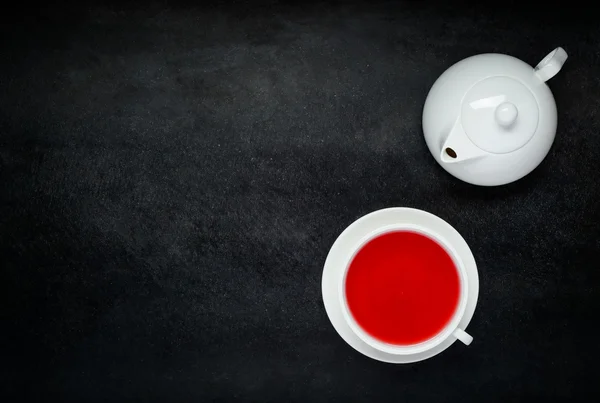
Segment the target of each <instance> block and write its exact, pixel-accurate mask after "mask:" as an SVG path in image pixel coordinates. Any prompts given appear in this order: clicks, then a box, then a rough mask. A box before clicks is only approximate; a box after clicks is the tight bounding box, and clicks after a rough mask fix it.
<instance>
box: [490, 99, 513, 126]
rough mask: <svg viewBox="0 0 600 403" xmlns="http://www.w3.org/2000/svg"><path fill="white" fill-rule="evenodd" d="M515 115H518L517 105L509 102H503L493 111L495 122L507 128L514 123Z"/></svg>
mask: <svg viewBox="0 0 600 403" xmlns="http://www.w3.org/2000/svg"><path fill="white" fill-rule="evenodd" d="M517 116H519V111H518V110H517V107H516V106H515V105H514V104H511V103H510V102H504V103H501V104H500V105H498V107H496V111H495V113H494V117H495V118H496V122H498V124H499V125H500V126H502V127H505V128H508V127H510V126H511V125H512V124H513V123H515V120H517Z"/></svg>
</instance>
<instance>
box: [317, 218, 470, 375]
mask: <svg viewBox="0 0 600 403" xmlns="http://www.w3.org/2000/svg"><path fill="white" fill-rule="evenodd" d="M399 228H406V229H408V228H412V229H413V230H415V229H417V230H420V231H423V232H425V233H426V234H427V235H428V236H434V237H435V239H436V240H438V241H439V242H442V243H443V245H444V247H446V248H447V250H449V251H450V253H451V256H452V257H453V259H455V263H457V262H460V266H458V263H457V267H461V269H460V270H461V280H462V281H463V283H461V284H464V285H465V287H464V290H465V292H466V296H465V297H464V299H463V297H461V301H462V300H464V302H465V305H464V310H462V308H459V310H457V313H456V314H455V318H458V319H457V323H456V327H454V322H452V323H451V324H450V325H448V327H446V329H445V332H444V335H442V336H440V338H439V339H437V340H436V342H434V343H432V344H431V345H429V346H427V348H426V349H423V350H422V351H420V350H419V349H416V350H414V351H390V350H388V349H381V348H379V347H380V346H379V345H373V344H372V343H369V342H367V340H369V339H366V338H365V337H361V333H360V332H357V330H356V328H354V327H352V323H353V321H349V318H348V312H347V311H345V309H346V308H345V307H344V298H343V295H342V288H340V284H341V282H343V281H344V276H345V273H346V269H347V267H348V264H349V262H350V261H351V259H352V258H353V256H354V253H355V251H356V250H358V249H359V248H360V246H361V245H363V244H364V243H365V242H366V241H367V240H368V239H370V238H372V237H373V236H376V235H377V234H380V233H382V231H383V232H387V231H390V230H394V229H399ZM463 269H464V271H463ZM321 287H322V293H323V302H324V305H325V310H326V312H327V316H328V317H329V320H330V321H331V323H332V325H333V327H334V328H335V330H336V331H337V332H338V333H339V335H340V336H341V337H342V338H343V339H344V340H345V341H346V342H347V343H348V344H349V345H350V346H352V347H353V348H354V349H356V350H357V351H359V352H360V353H362V354H364V355H366V356H368V357H371V358H373V359H376V360H379V361H384V362H390V363H398V364H400V363H410V362H415V361H422V360H425V359H427V358H430V357H433V356H435V355H437V354H439V353H441V352H442V351H444V350H445V349H447V348H448V347H450V346H451V345H452V344H453V343H454V342H455V341H456V340H457V339H459V340H461V341H462V342H463V343H465V344H469V343H470V342H471V341H472V337H471V336H470V335H468V334H467V333H466V332H465V331H464V329H466V328H467V326H468V324H469V322H470V321H471V318H472V317H473V313H474V311H475V307H476V305H477V297H478V295H479V277H478V274H477V265H476V264H475V259H474V257H473V254H472V253H471V250H470V249H469V246H468V245H467V243H466V242H465V240H464V239H463V238H462V237H461V236H460V234H459V233H458V232H457V231H456V230H455V229H454V228H452V226H450V224H448V223H447V222H445V221H444V220H442V219H441V218H439V217H437V216H435V215H433V214H430V213H427V212H425V211H422V210H416V209H411V208H389V209H384V210H379V211H375V212H373V213H370V214H367V215H366V216H364V217H362V218H360V219H358V220H357V221H355V222H354V223H352V224H351V225H350V226H349V227H348V228H346V229H345V230H344V231H343V232H342V233H341V234H340V236H339V237H338V238H337V240H336V241H335V242H334V244H333V246H332V247H331V250H330V251H329V254H328V255H327V259H326V261H325V266H324V269H323V278H322V284H321ZM447 333H449V334H447ZM363 336H364V335H363ZM432 340H433V339H432ZM438 340H439V343H437V341H438Z"/></svg>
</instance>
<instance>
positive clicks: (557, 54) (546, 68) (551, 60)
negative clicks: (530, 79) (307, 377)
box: [533, 47, 568, 81]
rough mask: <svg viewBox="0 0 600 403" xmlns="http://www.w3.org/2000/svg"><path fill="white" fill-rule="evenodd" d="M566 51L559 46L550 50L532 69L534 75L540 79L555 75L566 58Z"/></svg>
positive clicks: (547, 78)
mask: <svg viewBox="0 0 600 403" xmlns="http://www.w3.org/2000/svg"><path fill="white" fill-rule="evenodd" d="M567 57H568V55H567V52H565V50H564V49H563V48H561V47H558V48H556V49H554V50H553V51H552V52H550V53H549V54H548V55H547V56H546V57H544V59H542V61H541V62H539V63H538V65H537V66H535V69H534V70H533V71H534V73H535V75H536V76H537V77H538V78H539V79H540V80H542V81H548V80H550V79H551V78H552V77H554V76H555V75H556V73H558V72H559V71H560V69H561V68H562V66H563V64H565V61H566V60H567Z"/></svg>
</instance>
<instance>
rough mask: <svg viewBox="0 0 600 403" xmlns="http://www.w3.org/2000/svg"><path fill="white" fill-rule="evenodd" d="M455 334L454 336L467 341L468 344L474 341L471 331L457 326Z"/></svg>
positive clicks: (464, 341)
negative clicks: (468, 331)
mask: <svg viewBox="0 0 600 403" xmlns="http://www.w3.org/2000/svg"><path fill="white" fill-rule="evenodd" d="M453 334H454V337H456V338H457V339H458V340H460V341H462V342H463V343H465V345H467V346H468V345H469V344H471V342H472V341H473V336H471V335H470V334H469V333H467V332H465V331H464V330H462V329H459V328H456V330H455V331H454V333H453Z"/></svg>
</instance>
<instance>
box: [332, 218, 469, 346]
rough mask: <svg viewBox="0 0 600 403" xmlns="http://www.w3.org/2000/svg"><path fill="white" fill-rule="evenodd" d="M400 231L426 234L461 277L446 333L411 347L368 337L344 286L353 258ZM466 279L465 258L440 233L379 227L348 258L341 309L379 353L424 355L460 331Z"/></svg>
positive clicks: (407, 226)
mask: <svg viewBox="0 0 600 403" xmlns="http://www.w3.org/2000/svg"><path fill="white" fill-rule="evenodd" d="M398 231H410V232H416V233H418V234H420V235H424V236H426V237H428V238H430V239H432V240H433V241H435V242H436V243H438V244H439V245H440V246H441V247H442V248H444V250H445V251H446V253H448V255H449V256H450V258H451V259H452V261H453V262H454V265H455V267H456V268H457V271H458V273H459V278H460V298H459V302H458V306H457V308H456V310H455V311H454V315H453V316H452V319H451V320H449V321H448V323H447V324H446V326H444V328H443V330H442V331H440V332H439V333H437V334H436V335H435V336H433V337H431V338H430V339H427V340H425V341H423V342H420V343H417V344H410V345H397V344H390V343H386V342H384V341H381V340H378V339H377V338H375V337H373V336H371V335H370V334H368V333H367V332H366V331H365V330H363V328H362V327H361V326H360V325H359V324H358V323H357V322H356V320H355V319H354V317H353V315H352V313H351V312H350V309H349V307H348V303H347V300H346V287H345V284H346V276H347V274H348V269H349V268H350V264H351V263H352V261H353V260H354V257H355V256H356V254H357V253H358V252H359V251H360V250H361V249H362V248H363V247H364V246H365V245H366V244H367V243H368V242H369V241H371V240H372V239H374V238H376V237H378V236H381V235H384V234H387V233H390V232H398ZM467 280H468V279H467V273H466V269H465V265H464V263H463V261H462V259H461V258H460V256H459V255H458V253H457V252H456V250H455V249H454V248H453V247H452V245H450V244H449V242H447V241H446V240H445V239H444V238H443V237H441V236H440V235H439V234H437V233H435V232H434V231H432V230H430V229H428V228H425V227H423V226H420V225H416V224H394V225H388V226H384V227H381V228H378V229H376V230H374V231H372V232H371V233H369V234H368V235H366V236H365V237H363V238H362V239H361V240H360V241H358V242H357V244H356V246H355V247H354V248H353V250H352V253H351V254H349V257H348V259H347V261H346V262H345V265H344V273H343V275H342V276H341V277H340V281H339V284H338V287H339V290H338V295H339V296H340V305H341V307H342V314H343V316H344V319H345V321H346V323H347V324H348V326H349V327H350V329H351V330H352V331H353V332H354V333H355V334H356V335H357V336H358V337H359V338H360V339H361V340H362V341H363V342H365V343H366V344H368V345H369V346H371V347H373V348H375V349H377V350H380V351H383V352H386V353H389V354H398V355H400V354H402V355H404V354H416V353H421V352H423V351H427V350H429V349H432V348H434V347H435V346H437V345H438V344H440V343H442V342H443V341H444V340H446V339H447V338H448V337H454V336H453V333H454V332H455V331H456V329H457V328H458V324H459V323H460V320H461V319H462V317H463V315H464V313H465V309H466V306H467V297H468V294H469V290H468V281H467Z"/></svg>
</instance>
